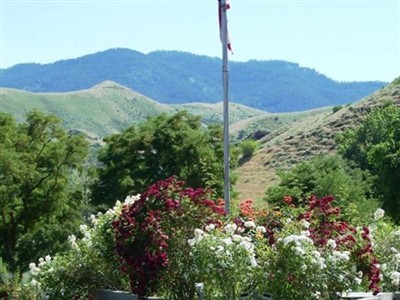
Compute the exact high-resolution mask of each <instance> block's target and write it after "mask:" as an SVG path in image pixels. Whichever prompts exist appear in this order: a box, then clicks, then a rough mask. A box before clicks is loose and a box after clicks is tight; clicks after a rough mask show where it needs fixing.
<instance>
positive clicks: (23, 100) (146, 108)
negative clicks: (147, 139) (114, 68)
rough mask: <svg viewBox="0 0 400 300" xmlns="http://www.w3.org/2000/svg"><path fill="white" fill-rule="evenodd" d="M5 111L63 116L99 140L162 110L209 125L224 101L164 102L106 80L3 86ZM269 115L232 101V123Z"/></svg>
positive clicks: (216, 120) (71, 126) (219, 117)
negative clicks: (53, 88)
mask: <svg viewBox="0 0 400 300" xmlns="http://www.w3.org/2000/svg"><path fill="white" fill-rule="evenodd" d="M0 98H1V111H3V112H6V113H11V114H13V115H14V116H15V117H16V118H17V120H19V121H22V120H24V118H25V114H26V113H27V112H28V111H30V110H32V109H39V110H41V111H43V112H46V113H52V114H55V115H57V116H59V117H60V118H62V119H63V121H64V125H65V126H66V128H67V129H69V130H79V131H82V132H86V133H87V135H88V136H89V137H90V138H93V139H96V138H97V139H99V138H100V137H104V136H106V135H109V134H111V133H115V132H119V131H120V130H121V129H123V128H127V127H129V126H131V125H132V124H138V123H140V122H142V121H144V120H145V119H146V118H148V117H151V116H155V115H158V114H160V113H174V112H177V111H179V110H187V111H189V112H190V113H192V114H195V115H199V116H201V117H202V121H203V122H204V123H205V124H210V123H222V121H223V114H222V103H217V104H204V103H191V104H187V105H185V104H182V105H166V104H160V103H158V102H156V101H154V100H152V99H150V98H147V97H145V96H143V95H141V94H139V93H136V92H134V91H132V90H130V89H128V88H126V87H124V86H121V85H119V84H117V83H114V82H111V81H106V82H103V83H101V84H99V85H96V86H94V87H93V88H91V89H88V90H82V91H77V92H68V93H32V92H26V91H21V90H15V89H8V88H1V89H0ZM263 115H267V113H266V112H263V111H261V110H257V109H254V108H250V107H246V106H243V105H239V104H235V103H230V122H231V123H233V122H236V121H239V120H242V119H245V118H251V117H255V116H263Z"/></svg>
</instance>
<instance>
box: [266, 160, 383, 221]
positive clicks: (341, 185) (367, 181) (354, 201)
mask: <svg viewBox="0 0 400 300" xmlns="http://www.w3.org/2000/svg"><path fill="white" fill-rule="evenodd" d="M279 176H280V178H281V182H280V183H279V184H278V185H276V186H272V187H270V188H269V189H268V190H267V192H266V197H265V200H267V201H268V202H269V203H271V204H275V205H278V206H280V205H283V204H284V202H283V197H284V196H291V197H292V199H293V201H294V203H295V204H298V205H300V206H302V205H304V204H306V203H307V201H308V198H309V197H310V195H311V194H314V195H316V196H317V197H323V196H326V195H333V196H334V197H335V201H336V202H337V205H338V206H340V207H341V208H342V209H343V215H345V216H346V217H348V218H351V219H352V220H353V221H355V222H357V221H362V220H363V217H364V216H365V215H368V214H372V213H373V212H374V211H375V210H376V208H377V207H378V202H377V201H376V199H373V198H372V197H371V193H372V177H371V176H370V174H369V173H368V172H367V171H362V170H361V169H359V168H352V167H351V166H350V164H349V162H348V161H346V160H344V159H342V158H341V157H340V156H337V155H335V156H328V155H326V156H319V157H315V158H313V159H311V160H310V161H305V162H302V163H299V164H297V165H296V166H294V167H293V168H292V169H291V170H290V171H287V172H280V173H279Z"/></svg>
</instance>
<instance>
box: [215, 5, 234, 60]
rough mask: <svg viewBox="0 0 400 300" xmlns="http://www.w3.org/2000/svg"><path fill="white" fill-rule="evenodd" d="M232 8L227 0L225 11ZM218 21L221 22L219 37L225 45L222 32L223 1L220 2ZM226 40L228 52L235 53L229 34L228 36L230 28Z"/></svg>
mask: <svg viewBox="0 0 400 300" xmlns="http://www.w3.org/2000/svg"><path fill="white" fill-rule="evenodd" d="M230 8H231V6H230V4H229V2H228V0H225V10H228V9H230ZM218 20H219V36H220V39H221V43H223V42H224V41H223V37H224V34H223V32H222V24H221V23H222V5H221V0H218ZM227 26H228V24H227ZM226 40H227V43H226V47H227V48H228V50H229V51H230V52H231V53H233V51H232V44H231V41H230V39H229V34H228V28H226Z"/></svg>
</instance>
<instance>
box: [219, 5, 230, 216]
mask: <svg viewBox="0 0 400 300" xmlns="http://www.w3.org/2000/svg"><path fill="white" fill-rule="evenodd" d="M220 5H221V38H222V84H223V91H224V201H225V211H226V213H227V214H229V213H230V203H229V202H230V177H229V103H228V79H229V78H228V72H229V68H228V33H227V32H228V30H227V27H228V26H227V24H228V19H227V16H226V10H227V9H226V0H220Z"/></svg>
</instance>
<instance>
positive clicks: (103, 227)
mask: <svg viewBox="0 0 400 300" xmlns="http://www.w3.org/2000/svg"><path fill="white" fill-rule="evenodd" d="M130 202H132V197H128V198H127V200H126V205H129V204H128V203H130ZM121 206H122V204H121V203H120V202H117V204H116V206H115V207H114V208H113V209H110V210H109V211H108V212H107V213H105V214H102V213H99V214H98V215H97V217H96V216H94V215H92V216H91V218H90V224H88V225H81V226H80V231H81V234H82V237H81V238H77V237H76V236H74V235H71V236H69V238H68V241H69V244H70V249H68V250H67V251H65V252H64V253H59V254H57V255H55V256H54V257H53V258H52V257H50V256H49V255H47V256H45V258H40V259H39V262H38V263H31V264H30V265H29V268H30V272H31V274H32V276H33V279H32V281H31V285H35V286H38V287H40V292H41V296H42V297H45V298H46V299H73V298H74V297H75V299H76V298H79V297H82V298H87V297H88V295H89V294H90V293H91V291H93V290H95V289H101V288H105V289H118V290H129V284H128V278H127V276H126V275H125V274H124V273H122V272H121V271H120V269H119V261H118V258H117V255H116V253H115V241H114V233H113V230H112V222H113V220H114V219H115V218H116V215H117V214H118V213H119V211H120V210H121Z"/></svg>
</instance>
